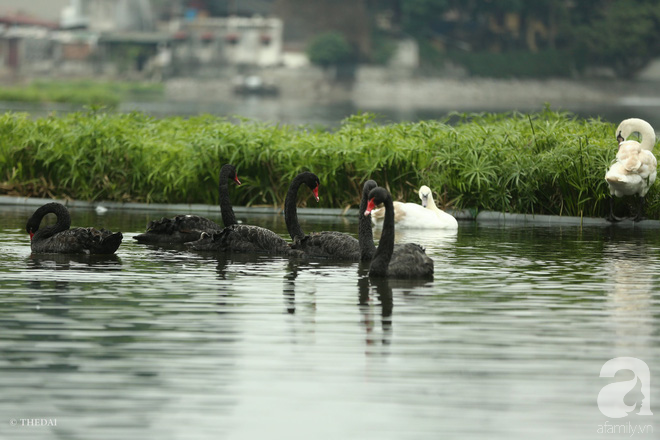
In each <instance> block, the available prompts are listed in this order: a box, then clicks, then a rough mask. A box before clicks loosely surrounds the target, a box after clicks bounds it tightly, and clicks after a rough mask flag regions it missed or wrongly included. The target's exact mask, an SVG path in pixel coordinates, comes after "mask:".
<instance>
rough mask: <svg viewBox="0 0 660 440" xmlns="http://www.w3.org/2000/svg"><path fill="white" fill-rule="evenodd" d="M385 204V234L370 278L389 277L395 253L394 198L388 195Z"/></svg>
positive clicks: (375, 257)
mask: <svg viewBox="0 0 660 440" xmlns="http://www.w3.org/2000/svg"><path fill="white" fill-rule="evenodd" d="M383 203H384V205H385V220H384V221H383V232H382V234H381V236H380V242H379V243H378V249H376V254H375V255H374V259H373V261H372V262H371V269H369V275H370V276H379V277H385V276H387V266H389V264H390V260H391V259H392V253H393V252H394V204H393V203H392V196H390V195H389V194H388V195H387V197H386V198H385V200H384V202H383Z"/></svg>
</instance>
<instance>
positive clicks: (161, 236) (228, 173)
mask: <svg viewBox="0 0 660 440" xmlns="http://www.w3.org/2000/svg"><path fill="white" fill-rule="evenodd" d="M229 179H231V180H233V181H235V182H236V183H237V184H239V185H240V184H241V182H240V181H239V180H238V176H237V175H236V168H235V167H234V166H233V165H230V164H226V165H223V166H222V168H221V169H220V187H219V188H218V196H219V198H220V209H221V210H222V221H223V223H224V224H225V226H230V225H233V224H235V223H236V217H234V212H233V211H231V212H225V210H224V209H222V206H223V204H228V205H229V206H230V207H231V202H230V201H229V189H228V181H229ZM220 231H222V226H220V225H218V224H217V223H216V222H214V221H213V220H209V219H207V218H205V217H200V216H198V215H177V216H176V217H173V218H166V217H163V218H161V219H160V220H153V221H150V222H149V224H148V225H147V231H146V232H145V233H144V234H140V235H136V236H135V237H133V238H134V239H136V240H137V241H138V243H146V244H161V245H163V244H182V243H187V242H189V241H195V240H199V238H200V237H201V235H202V232H206V233H208V234H213V233H216V232H220Z"/></svg>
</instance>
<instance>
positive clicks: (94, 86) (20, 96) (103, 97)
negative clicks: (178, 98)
mask: <svg viewBox="0 0 660 440" xmlns="http://www.w3.org/2000/svg"><path fill="white" fill-rule="evenodd" d="M163 94H164V86H163V85H162V84H160V83H141V82H102V81H92V80H79V81H45V80H39V81H34V82H32V83H30V84H28V85H24V86H14V87H0V101H19V102H38V103H43V102H64V103H71V104H85V105H102V106H106V107H117V106H118V105H119V104H120V103H121V102H122V101H123V100H126V99H129V98H137V99H159V98H161V97H162V96H163Z"/></svg>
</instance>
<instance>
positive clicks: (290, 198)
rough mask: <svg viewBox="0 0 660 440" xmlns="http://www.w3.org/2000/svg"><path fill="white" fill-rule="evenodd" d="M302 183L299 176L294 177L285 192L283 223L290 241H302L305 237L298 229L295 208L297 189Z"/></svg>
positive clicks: (300, 229)
mask: <svg viewBox="0 0 660 440" xmlns="http://www.w3.org/2000/svg"><path fill="white" fill-rule="evenodd" d="M302 183H303V179H302V177H301V176H300V175H298V176H296V177H295V178H294V179H293V181H292V182H291V185H290V186H289V191H287V193H286V198H285V199H284V221H285V223H286V229H287V230H288V231H289V235H290V236H291V239H292V240H295V239H296V238H298V239H303V238H304V237H305V233H304V232H303V230H302V228H301V227H300V223H298V208H297V207H296V200H297V198H298V188H300V185H302Z"/></svg>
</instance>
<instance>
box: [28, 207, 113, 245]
mask: <svg viewBox="0 0 660 440" xmlns="http://www.w3.org/2000/svg"><path fill="white" fill-rule="evenodd" d="M50 213H52V214H55V215H56V216H57V222H56V223H55V224H54V225H53V226H44V227H42V228H41V227H40V225H41V220H42V219H43V218H44V217H45V216H46V214H50ZM70 226H71V216H70V215H69V211H68V210H67V209H66V207H65V206H64V205H61V204H59V203H55V202H53V203H47V204H45V205H43V206H42V207H40V208H38V209H37V210H36V211H35V212H34V214H32V216H31V217H30V218H29V219H28V221H27V224H26V225H25V230H26V231H27V232H28V234H30V238H31V243H30V247H31V249H32V252H33V253H44V254H46V253H48V254H51V253H57V254H113V253H114V252H115V251H116V250H117V248H118V247H119V245H120V244H121V240H122V238H123V236H122V233H121V232H115V233H113V232H110V231H108V230H106V229H95V228H74V229H69V227H70Z"/></svg>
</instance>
